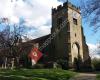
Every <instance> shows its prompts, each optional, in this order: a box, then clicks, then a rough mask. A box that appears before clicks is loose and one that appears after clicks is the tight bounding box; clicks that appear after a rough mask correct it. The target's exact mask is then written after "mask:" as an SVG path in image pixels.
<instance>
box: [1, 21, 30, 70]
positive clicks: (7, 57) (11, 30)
mask: <svg viewBox="0 0 100 80" xmlns="http://www.w3.org/2000/svg"><path fill="white" fill-rule="evenodd" d="M4 23H5V22H4ZM5 25H6V26H5V29H4V30H2V31H1V32H0V55H1V58H2V61H1V63H3V65H4V67H5V68H6V66H7V65H8V66H9V65H10V66H12V68H13V67H14V63H15V62H14V61H16V66H17V65H18V63H19V57H20V48H21V47H20V44H21V43H22V37H25V38H26V36H25V35H24V33H25V31H26V29H27V28H25V26H24V25H22V23H19V24H13V25H10V24H9V23H8V24H5ZM2 27H4V26H2ZM27 39H28V36H27Z"/></svg>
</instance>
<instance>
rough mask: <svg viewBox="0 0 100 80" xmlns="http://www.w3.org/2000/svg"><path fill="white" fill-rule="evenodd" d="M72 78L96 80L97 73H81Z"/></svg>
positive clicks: (76, 79) (75, 79) (74, 79)
mask: <svg viewBox="0 0 100 80" xmlns="http://www.w3.org/2000/svg"><path fill="white" fill-rule="evenodd" d="M70 80H96V74H95V73H79V74H78V75H76V76H75V77H74V78H72V79H70Z"/></svg>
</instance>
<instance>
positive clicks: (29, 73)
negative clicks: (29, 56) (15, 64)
mask: <svg viewBox="0 0 100 80" xmlns="http://www.w3.org/2000/svg"><path fill="white" fill-rule="evenodd" d="M75 74H76V73H75V72H71V71H67V70H61V69H19V70H0V80H68V79H69V78H71V77H73V76H74V75H75Z"/></svg>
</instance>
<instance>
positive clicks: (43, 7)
mask: <svg viewBox="0 0 100 80" xmlns="http://www.w3.org/2000/svg"><path fill="white" fill-rule="evenodd" d="M65 1H66V0H0V18H2V17H7V18H8V19H9V22H10V23H11V24H13V23H16V24H19V23H20V22H21V21H22V20H24V25H25V26H26V27H27V28H30V29H29V31H27V35H28V36H29V37H30V38H31V39H32V38H37V37H40V36H43V35H47V34H49V33H50V28H51V8H52V7H56V6H57V5H59V4H62V3H63V2H65ZM69 1H70V2H71V3H73V4H74V5H76V6H79V0H69ZM82 20H83V23H82V26H83V28H84V34H85V36H86V42H87V44H88V45H89V46H90V48H91V49H93V48H96V43H97V41H98V40H100V38H99V37H100V34H99V31H98V32H97V33H95V34H94V33H93V28H91V27H90V26H89V21H85V20H84V19H82ZM3 28H4V26H3V24H2V25H0V29H3Z"/></svg>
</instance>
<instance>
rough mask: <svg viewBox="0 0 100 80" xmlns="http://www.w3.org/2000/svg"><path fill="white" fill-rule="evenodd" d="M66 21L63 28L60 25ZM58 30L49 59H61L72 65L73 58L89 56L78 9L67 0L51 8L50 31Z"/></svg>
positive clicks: (85, 58)
mask: <svg viewBox="0 0 100 80" xmlns="http://www.w3.org/2000/svg"><path fill="white" fill-rule="evenodd" d="M64 21H66V22H65V23H66V24H65V25H64V28H63V29H60V28H61V27H62V26H60V25H61V24H62V23H63V22H64ZM56 30H60V33H59V34H58V35H57V36H56V37H55V38H54V40H52V43H51V53H50V56H51V59H52V60H54V61H56V60H58V59H63V60H66V61H67V62H68V64H69V65H70V64H71V65H72V64H73V63H74V59H75V58H78V56H80V57H81V59H82V61H83V62H84V61H86V60H88V58H89V51H88V46H87V45H86V41H85V37H84V34H83V28H82V20H81V13H80V9H79V8H77V7H76V6H74V5H72V4H71V3H69V2H65V3H63V5H59V6H58V7H57V8H53V9H52V28H51V33H53V32H55V31H56Z"/></svg>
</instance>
